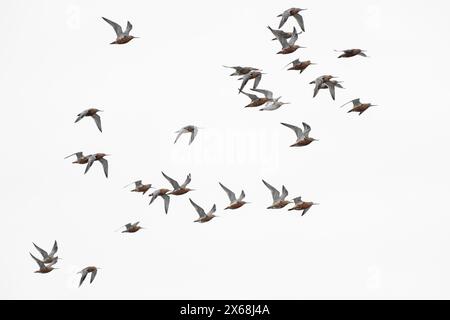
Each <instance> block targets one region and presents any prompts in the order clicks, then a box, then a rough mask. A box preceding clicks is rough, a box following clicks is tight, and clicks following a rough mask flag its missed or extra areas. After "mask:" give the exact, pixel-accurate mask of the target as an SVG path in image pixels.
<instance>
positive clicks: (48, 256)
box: [33, 240, 58, 263]
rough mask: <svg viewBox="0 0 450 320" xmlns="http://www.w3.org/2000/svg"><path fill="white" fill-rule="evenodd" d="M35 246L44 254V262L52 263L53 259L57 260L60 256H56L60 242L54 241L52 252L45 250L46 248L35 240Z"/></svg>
mask: <svg viewBox="0 0 450 320" xmlns="http://www.w3.org/2000/svg"><path fill="white" fill-rule="evenodd" d="M33 245H34V247H35V248H36V250H37V251H39V253H40V254H41V256H42V259H43V260H42V262H44V263H52V262H53V261H55V260H56V261H57V260H58V257H55V254H56V252H57V251H58V243H57V242H56V240H55V242H54V244H53V247H52V250H51V251H50V253H47V251H45V250H44V249H42V248H40V247H38V246H37V245H36V244H35V243H34V242H33Z"/></svg>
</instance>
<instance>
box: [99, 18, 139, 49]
mask: <svg viewBox="0 0 450 320" xmlns="http://www.w3.org/2000/svg"><path fill="white" fill-rule="evenodd" d="M102 18H103V20H105V21H106V22H108V23H109V24H110V25H111V26H112V27H113V29H114V31H115V32H116V36H117V37H116V40H115V41H113V42H111V44H125V43H128V42H130V41H131V40H133V39H135V38H138V37H134V36H130V31H131V29H133V25H132V24H131V23H130V21H128V22H127V28H126V29H125V32H124V31H123V30H122V27H121V26H120V25H118V24H117V23H115V22H114V21H111V20H109V19H106V18H104V17H102Z"/></svg>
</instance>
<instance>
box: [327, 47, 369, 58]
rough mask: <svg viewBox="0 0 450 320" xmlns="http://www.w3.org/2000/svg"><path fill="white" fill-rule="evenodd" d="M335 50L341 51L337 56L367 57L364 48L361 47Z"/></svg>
mask: <svg viewBox="0 0 450 320" xmlns="http://www.w3.org/2000/svg"><path fill="white" fill-rule="evenodd" d="M335 51H336V52H343V53H342V54H341V55H340V56H339V57H338V58H351V57H354V56H358V55H359V56H362V57H367V55H366V54H365V53H364V52H365V50H361V49H347V50H335Z"/></svg>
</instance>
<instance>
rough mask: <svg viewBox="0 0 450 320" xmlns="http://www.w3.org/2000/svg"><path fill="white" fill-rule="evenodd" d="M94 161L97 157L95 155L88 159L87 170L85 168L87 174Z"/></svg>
mask: <svg viewBox="0 0 450 320" xmlns="http://www.w3.org/2000/svg"><path fill="white" fill-rule="evenodd" d="M94 161H95V157H94V156H90V157H89V160H88V163H87V165H86V170H84V174H86V173H87V172H88V171H89V169H90V168H91V167H92V164H93V163H94Z"/></svg>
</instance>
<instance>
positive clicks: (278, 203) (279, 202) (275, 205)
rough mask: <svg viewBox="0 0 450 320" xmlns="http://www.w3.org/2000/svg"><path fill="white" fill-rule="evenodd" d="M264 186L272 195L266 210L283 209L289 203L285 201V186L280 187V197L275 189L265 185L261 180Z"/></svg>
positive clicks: (267, 184) (286, 193)
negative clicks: (270, 202) (270, 203)
mask: <svg viewBox="0 0 450 320" xmlns="http://www.w3.org/2000/svg"><path fill="white" fill-rule="evenodd" d="M262 182H263V183H264V185H265V186H266V187H267V188H268V189H269V190H270V192H271V193H272V200H273V202H272V205H270V206H269V207H267V209H281V208H284V207H285V206H286V205H287V204H289V203H291V201H288V200H286V197H287V196H288V194H289V193H288V191H287V189H286V187H285V186H282V189H281V190H282V193H281V195H280V191H278V190H277V189H276V188H275V187H273V186H272V185H270V184H269V183H267V182H266V181H264V180H262Z"/></svg>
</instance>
